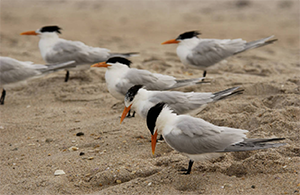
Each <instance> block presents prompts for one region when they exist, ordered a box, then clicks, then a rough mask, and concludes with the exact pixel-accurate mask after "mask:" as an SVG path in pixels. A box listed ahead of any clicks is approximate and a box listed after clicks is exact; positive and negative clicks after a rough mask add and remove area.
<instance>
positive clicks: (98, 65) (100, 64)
mask: <svg viewBox="0 0 300 195" xmlns="http://www.w3.org/2000/svg"><path fill="white" fill-rule="evenodd" d="M108 66H111V65H108V64H106V63H105V62H99V63H96V64H93V65H92V66H91V67H104V68H107V67H108Z"/></svg>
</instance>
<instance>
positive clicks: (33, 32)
mask: <svg viewBox="0 0 300 195" xmlns="http://www.w3.org/2000/svg"><path fill="white" fill-rule="evenodd" d="M20 35H38V34H37V33H36V32H35V31H27V32H22V33H21V34H20Z"/></svg>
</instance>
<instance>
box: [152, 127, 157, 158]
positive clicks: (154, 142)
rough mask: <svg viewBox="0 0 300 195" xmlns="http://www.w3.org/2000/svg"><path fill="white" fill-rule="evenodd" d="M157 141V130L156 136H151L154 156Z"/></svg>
mask: <svg viewBox="0 0 300 195" xmlns="http://www.w3.org/2000/svg"><path fill="white" fill-rule="evenodd" d="M156 139H157V130H156V131H155V133H154V135H151V146H152V154H153V155H154V153H155V146H156Z"/></svg>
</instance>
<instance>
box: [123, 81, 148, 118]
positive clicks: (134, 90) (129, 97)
mask: <svg viewBox="0 0 300 195" xmlns="http://www.w3.org/2000/svg"><path fill="white" fill-rule="evenodd" d="M141 88H143V85H135V86H133V87H131V88H130V89H129V90H128V91H127V93H126V95H125V98H124V102H125V108H124V110H123V113H122V116H121V121H120V123H122V122H123V120H124V119H125V117H126V116H127V113H128V112H129V111H130V109H131V107H132V105H133V104H134V98H135V96H136V95H137V94H138V92H139V90H140V89H141Z"/></svg>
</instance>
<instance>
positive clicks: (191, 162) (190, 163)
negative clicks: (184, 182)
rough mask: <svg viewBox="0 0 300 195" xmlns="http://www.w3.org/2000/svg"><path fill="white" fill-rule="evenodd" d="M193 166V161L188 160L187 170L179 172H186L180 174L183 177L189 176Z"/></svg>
mask: <svg viewBox="0 0 300 195" xmlns="http://www.w3.org/2000/svg"><path fill="white" fill-rule="evenodd" d="M193 164H194V161H193V160H190V161H189V167H188V169H181V170H180V171H186V173H182V174H183V175H189V174H190V173H191V171H192V166H193Z"/></svg>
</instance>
